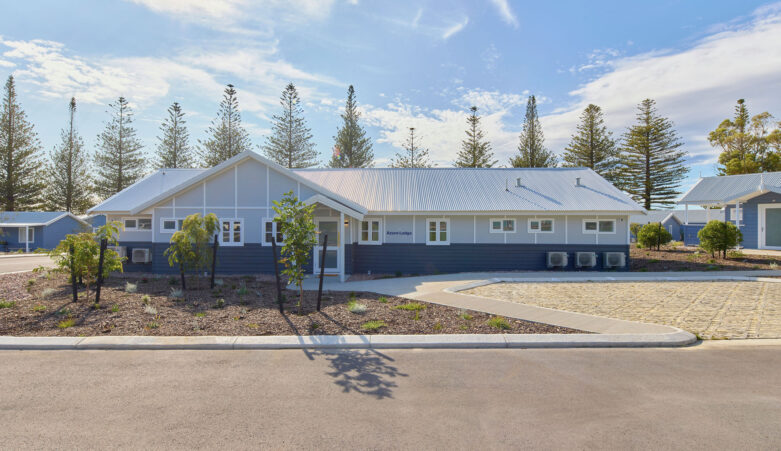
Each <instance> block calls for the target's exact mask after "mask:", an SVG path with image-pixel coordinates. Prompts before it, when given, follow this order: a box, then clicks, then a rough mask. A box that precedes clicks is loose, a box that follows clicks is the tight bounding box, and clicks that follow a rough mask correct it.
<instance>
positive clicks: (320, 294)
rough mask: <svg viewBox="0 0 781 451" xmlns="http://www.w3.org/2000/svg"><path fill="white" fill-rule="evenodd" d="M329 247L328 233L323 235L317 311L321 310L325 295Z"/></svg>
mask: <svg viewBox="0 0 781 451" xmlns="http://www.w3.org/2000/svg"><path fill="white" fill-rule="evenodd" d="M326 249H328V235H325V236H324V237H323V255H322V256H321V257H320V286H318V288H317V311H318V312H319V311H320V299H322V297H323V277H325V250H326Z"/></svg>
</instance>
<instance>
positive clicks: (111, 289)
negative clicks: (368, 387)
mask: <svg viewBox="0 0 781 451" xmlns="http://www.w3.org/2000/svg"><path fill="white" fill-rule="evenodd" d="M219 281H220V282H221V284H220V285H218V286H217V287H215V289H214V290H210V289H209V288H208V284H209V282H208V280H205V279H203V280H200V281H199V283H200V287H201V288H200V289H193V290H187V291H185V292H184V293H183V294H184V299H181V298H178V296H172V290H176V289H178V288H179V282H178V279H177V278H168V277H153V276H140V275H139V276H113V277H110V278H109V279H108V280H107V281H106V284H105V285H104V287H103V290H102V293H101V303H100V306H99V308H95V306H94V292H90V295H89V297H87V294H86V292H85V290H84V289H83V288H82V289H80V290H79V299H80V300H79V301H78V302H76V303H74V302H72V301H71V296H72V295H71V289H70V285H69V283H68V282H67V280H66V277H65V276H64V275H62V274H59V273H39V274H34V273H20V274H6V275H2V276H0V293H2V294H0V302H2V304H0V307H2V308H0V335H13V336H95V335H156V336H182V335H225V336H233V335H336V334H341V335H353V334H467V333H469V334H475V333H477V334H480V333H513V334H530V333H583V332H581V331H577V330H573V329H567V328H563V327H557V326H551V325H547V324H541V323H535V322H530V321H522V320H516V319H510V318H497V317H492V316H491V315H488V314H485V313H480V312H474V311H466V310H460V309H456V308H453V307H447V306H442V305H437V304H429V303H425V302H419V301H410V300H409V299H404V298H398V297H392V296H382V295H378V294H375V293H362V292H357V293H342V292H333V293H324V296H323V303H322V309H321V312H316V311H315V304H316V299H317V293H316V292H305V301H304V314H303V315H298V314H297V313H296V311H297V307H296V305H295V303H296V301H297V299H298V294H297V292H294V291H287V290H286V291H285V292H284V293H285V295H286V297H287V301H286V303H285V313H280V312H279V309H278V305H277V302H276V289H275V286H274V284H273V283H272V282H269V281H268V279H267V278H261V279H258V278H255V277H225V278H222V279H219ZM128 283H129V284H130V285H131V286H130V287H128V286H127V284H128ZM188 285H191V286H193V287H197V282H196V281H195V280H189V279H188ZM133 286H135V291H134V290H133ZM128 288H129V289H128ZM174 294H177V295H178V293H174ZM220 300H223V301H224V302H220ZM355 304H359V305H358V306H356V305H355ZM360 305H362V306H365V311H364V312H363V313H353V312H351V311H350V309H349V308H348V307H349V306H352V307H353V308H352V310H353V311H358V310H361V307H360Z"/></svg>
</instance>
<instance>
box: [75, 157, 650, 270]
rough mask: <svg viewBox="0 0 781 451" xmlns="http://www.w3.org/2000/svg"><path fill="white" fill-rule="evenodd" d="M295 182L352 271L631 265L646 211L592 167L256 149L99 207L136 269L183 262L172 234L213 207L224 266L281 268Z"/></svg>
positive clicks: (330, 253)
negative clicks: (485, 164) (353, 161)
mask: <svg viewBox="0 0 781 451" xmlns="http://www.w3.org/2000/svg"><path fill="white" fill-rule="evenodd" d="M290 191H292V192H293V193H294V194H295V195H296V196H297V197H298V198H299V199H301V200H302V201H304V202H307V203H309V204H316V206H317V207H316V210H315V216H316V219H315V221H316V223H317V227H318V230H319V231H320V232H321V240H322V236H323V235H325V234H328V249H327V252H326V259H325V270H326V272H328V273H331V274H338V275H340V276H341V277H342V278H344V276H345V275H346V274H355V273H363V274H366V273H373V274H394V273H404V274H416V273H418V274H426V273H437V272H440V273H445V272H461V271H493V270H538V269H545V268H547V267H548V258H549V256H548V253H549V252H563V253H566V261H565V259H564V258H563V257H564V256H563V254H557V255H554V256H553V257H551V258H553V260H554V263H559V264H562V265H563V267H564V268H567V269H574V268H575V267H577V266H578V265H577V264H576V263H577V262H576V261H575V260H576V257H577V255H576V253H577V252H586V253H594V254H593V255H592V254H588V255H585V254H584V255H582V256H581V263H589V264H588V265H586V266H580V267H585V268H595V269H596V268H603V267H604V266H605V261H604V259H605V254H604V253H605V252H614V253H617V254H621V255H620V256H619V255H617V254H616V255H613V256H612V257H610V259H609V260H610V261H611V262H612V263H613V264H616V266H618V267H622V266H623V267H625V266H626V264H625V263H626V262H627V261H628V257H629V255H628V251H629V216H630V215H631V214H635V213H641V214H642V212H643V209H642V208H641V207H640V206H638V205H637V204H636V203H635V202H633V201H632V200H631V199H630V198H629V197H627V196H626V195H625V194H623V193H622V192H621V191H619V190H618V189H616V188H615V187H614V186H613V185H611V184H610V183H609V182H607V181H606V180H605V179H603V178H602V177H600V176H599V175H598V174H596V173H595V172H594V171H592V170H589V169H582V168H555V169H461V168H442V169H437V168H433V169H389V168H388V169H303V170H289V169H286V168H283V167H281V166H279V165H277V164H275V163H273V162H271V161H269V160H267V159H266V158H264V157H262V156H260V155H258V154H257V153H255V152H251V151H250V152H244V153H242V154H239V155H237V156H235V157H233V158H231V159H230V160H227V161H225V162H223V163H222V164H220V165H218V166H216V167H213V168H211V169H162V170H159V171H157V172H155V173H153V174H151V175H149V176H147V177H146V178H144V179H142V180H140V181H139V182H137V183H135V184H134V185H132V186H130V187H128V188H127V189H125V190H123V191H122V192H120V193H117V194H116V195H114V196H112V197H110V198H109V199H106V200H105V201H104V202H103V203H101V204H100V205H98V206H96V207H94V208H92V209H91V210H90V213H92V214H105V215H106V217H107V220H109V221H121V222H122V224H123V226H124V230H123V231H122V232H121V233H120V237H119V239H120V242H121V245H122V246H124V247H125V248H124V251H125V252H126V253H127V255H128V256H129V257H130V260H131V262H129V264H127V265H126V270H128V271H132V270H141V271H149V272H173V269H172V268H170V267H169V265H168V261H167V259H166V258H165V257H164V255H163V252H164V251H165V249H166V248H167V247H168V243H169V241H170V239H171V236H172V234H173V233H174V232H175V231H176V230H178V229H179V227H180V226H181V223H182V220H183V219H184V218H185V217H186V216H188V215H191V214H194V213H200V214H206V213H214V214H216V215H217V217H218V218H219V219H220V227H221V230H220V233H219V234H218V237H219V243H220V248H219V250H218V269H217V271H218V272H224V273H252V272H265V273H272V272H273V256H272V253H271V247H270V246H271V238H272V237H275V239H277V240H280V241H281V240H282V239H283V237H282V236H279V235H278V234H277V233H276V232H277V230H276V224H275V223H274V221H273V219H274V211H273V210H272V206H273V203H272V202H273V201H274V200H279V199H281V198H282V196H283V195H284V193H286V192H290ZM134 250H139V252H137V253H135V252H134ZM316 251H317V252H318V255H319V253H320V251H321V247H320V246H318V247H317V248H316ZM136 257H137V258H136ZM319 260H320V259H319V258H317V259H313V261H312V262H311V264H310V268H311V270H312V271H315V272H316V271H318V270H319V267H318V266H319V263H320V262H319ZM591 260H593V261H591ZM142 262H143V263H142ZM592 263H593V265H592ZM620 263H624V265H620Z"/></svg>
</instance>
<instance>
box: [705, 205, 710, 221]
mask: <svg viewBox="0 0 781 451" xmlns="http://www.w3.org/2000/svg"><path fill="white" fill-rule="evenodd" d="M709 222H710V207H707V208H706V209H705V224H707V223H709Z"/></svg>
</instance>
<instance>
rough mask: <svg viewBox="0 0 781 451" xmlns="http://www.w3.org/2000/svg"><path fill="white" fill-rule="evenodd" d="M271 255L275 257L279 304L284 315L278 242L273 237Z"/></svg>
mask: <svg viewBox="0 0 781 451" xmlns="http://www.w3.org/2000/svg"><path fill="white" fill-rule="evenodd" d="M271 253H272V254H273V257H274V276H275V277H276V280H277V303H278V304H279V312H280V313H282V311H283V309H282V287H281V286H280V285H279V264H278V263H277V240H276V239H275V238H274V237H273V236H272V237H271Z"/></svg>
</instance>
